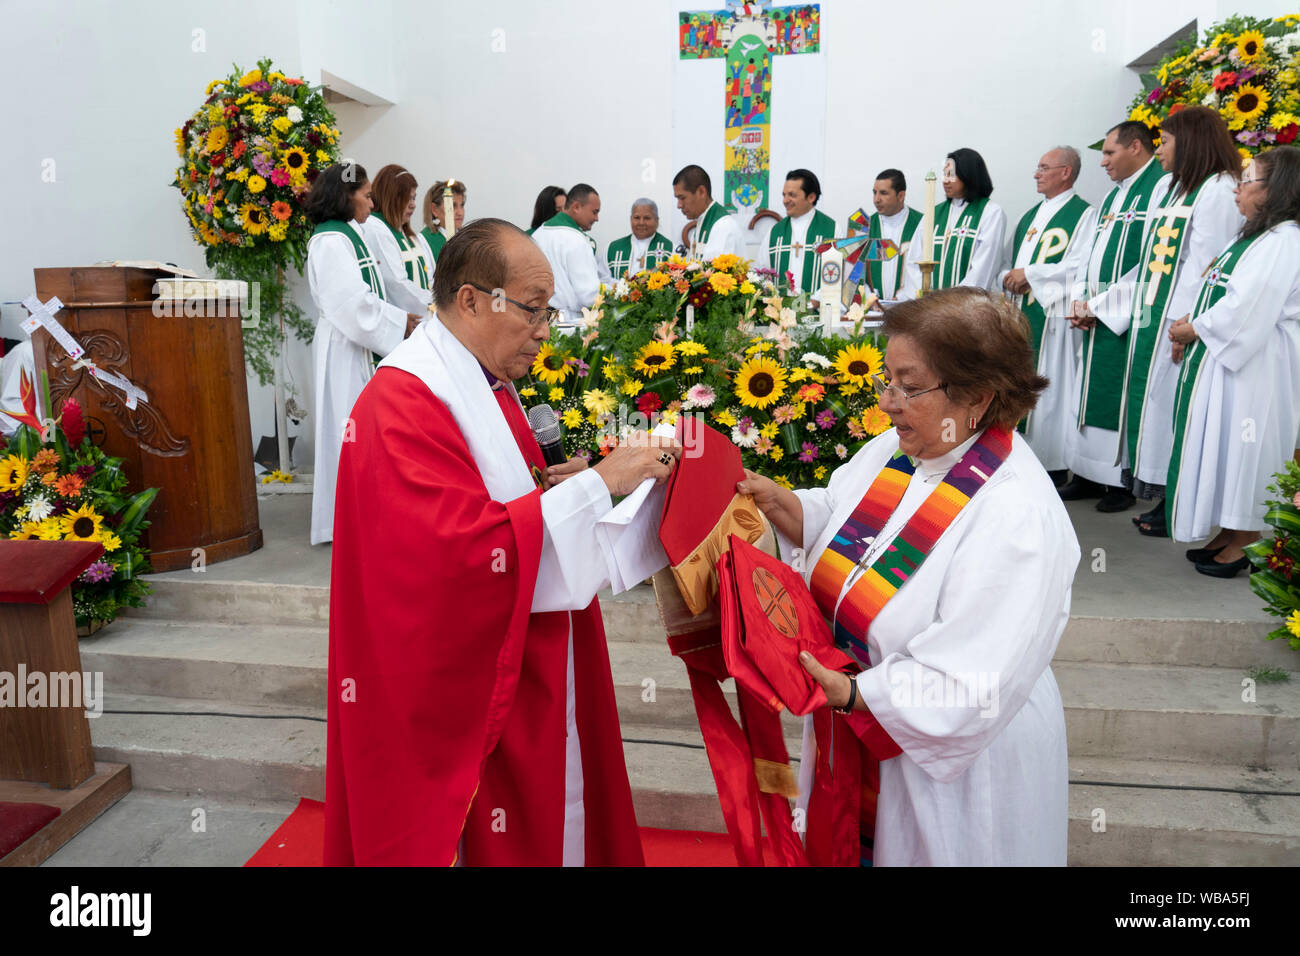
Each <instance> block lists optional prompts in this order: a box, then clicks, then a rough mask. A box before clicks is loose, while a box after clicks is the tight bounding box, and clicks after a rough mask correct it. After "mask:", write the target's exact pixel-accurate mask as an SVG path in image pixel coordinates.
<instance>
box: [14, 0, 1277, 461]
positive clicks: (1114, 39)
mask: <svg viewBox="0 0 1300 956" xmlns="http://www.w3.org/2000/svg"><path fill="white" fill-rule="evenodd" d="M715 5H716V6H721V4H720V3H714V4H710V3H691V2H689V0H677V2H673V0H643V2H640V3H622V2H619V3H611V2H608V0H566V2H565V3H563V4H538V3H536V2H533V0H480V2H477V3H473V4H466V3H461V2H456V3H452V2H447V0H438V2H428V0H385V2H368V3H364V4H355V3H349V2H343V0H296V2H295V3H282V4H268V3H264V2H254V0H231V2H227V3H224V4H222V5H220V6H219V7H218V6H214V5H211V4H209V3H207V2H204V0H183V2H179V0H178V2H164V0H147V2H144V0H137V2H119V3H113V4H105V3H101V2H95V0H61V2H54V3H28V2H22V3H19V2H7V3H5V4H4V7H3V13H4V15H5V20H4V23H5V25H4V49H3V55H2V56H0V82H3V83H4V84H5V88H6V89H8V90H11V91H15V93H14V95H11V96H9V97H7V98H6V99H5V102H4V106H3V111H4V112H3V115H4V119H5V120H6V123H5V128H6V129H7V130H9V131H11V133H10V135H7V136H5V137H4V138H3V139H2V140H0V172H3V174H4V182H5V183H6V185H7V186H8V189H7V191H6V196H5V202H4V207H3V208H4V210H5V212H6V213H7V215H8V223H7V233H6V234H7V242H6V252H7V254H6V255H5V256H4V257H3V260H0V300H17V299H22V298H23V297H24V296H26V295H27V294H29V293H30V292H31V291H32V272H31V270H32V268H33V267H37V266H59V265H81V264H87V263H90V262H93V261H95V260H97V259H104V258H147V259H162V260H165V261H172V262H176V263H177V264H179V265H182V266H185V267H188V268H191V269H194V270H196V271H198V272H200V273H203V272H204V271H205V270H204V267H203V257H202V252H201V250H200V249H199V247H198V246H197V245H196V244H195V243H194V241H193V240H192V239H191V238H190V235H189V230H188V227H187V224H186V222H185V219H184V217H183V215H182V214H181V211H180V204H179V194H178V193H177V192H176V191H175V190H174V189H172V188H171V187H170V186H169V185H168V183H169V182H170V180H171V178H172V176H173V173H174V170H175V168H176V164H177V157H176V153H175V150H174V148H173V144H172V130H173V129H175V128H176V127H177V126H179V125H180V124H181V123H182V122H183V121H184V120H185V119H186V118H187V117H188V116H189V115H190V113H191V112H192V111H193V110H194V109H195V107H196V106H197V105H198V104H199V102H200V101H201V99H202V95H203V88H204V86H205V85H206V84H207V82H208V81H209V80H211V79H213V78H215V77H217V76H220V75H223V74H225V73H226V72H227V71H228V70H229V69H230V64H231V63H232V61H233V62H238V63H239V64H241V65H243V66H245V67H251V66H252V65H253V64H254V62H255V61H256V60H257V58H258V57H259V56H271V57H273V58H274V60H275V62H276V65H277V66H278V67H279V68H281V69H283V70H285V71H286V72H301V73H303V74H304V75H305V76H306V77H307V79H308V80H309V81H311V82H318V81H319V79H320V77H321V75H322V73H327V74H329V75H331V76H333V77H337V78H338V80H339V81H340V82H342V83H344V84H347V88H348V89H349V90H351V91H352V94H353V95H357V96H359V97H361V98H363V99H364V100H365V101H367V102H371V103H377V104H383V103H385V102H391V103H392V104H393V105H391V106H385V105H375V106H364V105H360V104H358V103H346V104H341V105H340V106H339V107H338V108H337V110H336V112H337V114H338V118H339V123H340V126H341V127H342V130H343V150H344V153H345V154H346V155H348V156H351V157H354V158H356V159H358V160H359V161H361V162H362V163H364V164H365V165H367V166H368V167H370V168H371V169H372V170H376V169H378V168H379V167H380V166H381V165H383V164H384V163H387V162H400V163H403V164H405V165H407V166H408V167H409V168H410V169H411V170H412V171H413V172H414V173H415V174H416V176H417V177H418V179H419V181H420V183H421V186H422V187H424V186H428V185H429V184H431V183H432V182H433V181H434V180H435V179H438V178H442V177H445V176H453V177H455V178H457V179H463V180H464V181H466V182H467V183H468V185H469V190H470V192H469V200H468V205H469V214H470V216H471V217H477V216H487V215H492V216H501V217H504V218H507V219H510V220H512V221H514V222H519V223H524V224H527V219H528V217H529V216H530V215H531V211H532V203H533V199H534V198H535V196H536V194H537V192H538V190H539V189H540V188H541V187H542V186H543V185H546V184H548V183H556V184H559V185H562V186H566V187H567V186H570V185H572V184H573V183H575V182H577V181H580V180H585V181H588V182H590V183H592V184H593V185H594V186H596V188H597V189H598V190H599V191H600V193H601V197H602V201H603V206H604V213H603V215H602V219H601V222H599V223H598V224H597V225H596V228H595V230H594V235H595V237H596V239H597V240H598V241H599V242H600V243H601V244H602V247H603V245H604V244H605V243H607V242H609V241H610V240H611V239H613V238H615V237H617V236H620V235H623V234H624V233H626V231H627V210H628V207H629V205H630V203H631V201H632V200H633V199H634V198H636V197H637V196H640V195H642V194H645V195H649V196H650V197H652V198H654V199H656V200H658V202H659V204H660V207H661V212H662V213H663V214H664V215H663V224H662V228H663V230H664V231H665V232H666V233H669V234H671V235H673V236H674V237H675V236H676V235H677V233H678V232H679V227H680V223H681V221H682V220H681V218H680V216H678V214H676V212H675V209H674V203H673V200H672V188H671V185H670V181H671V178H672V174H673V173H674V172H675V171H676V169H677V168H679V167H680V166H682V165H684V164H685V163H687V162H703V163H705V164H706V165H710V164H711V165H712V166H713V167H714V168H720V166H721V151H722V146H721V143H722V130H721V126H722V113H723V109H722V74H721V69H722V68H721V65H720V64H719V63H718V62H717V61H705V62H703V63H700V64H696V65H694V66H695V69H694V70H693V71H691V72H693V73H694V74H695V78H693V79H690V80H689V81H681V82H675V77H676V76H678V75H679V74H678V73H677V70H678V67H679V63H678V56H677V31H676V23H677V13H678V11H680V10H684V9H701V8H708V7H710V6H715ZM1266 7H1269V5H1267V4H1263V3H1259V2H1257V0H1241V2H1236V3H1227V2H1219V0H1167V2H1162V3H1161V4H1158V5H1157V4H1146V3H1143V4H1135V3H1129V2H1125V0H1096V2H1094V3H1091V4H1088V5H1083V4H1077V3H1074V2H1068V0H1051V2H1043V0H1000V2H997V3H978V4H976V3H968V2H965V0H914V2H911V3H909V4H907V5H906V6H903V7H898V6H894V7H887V6H886V5H884V4H880V3H875V2H861V0H823V2H822V14H823V18H822V22H823V30H822V49H823V52H822V53H821V54H819V56H820V57H821V58H822V59H823V61H824V69H825V71H826V75H827V78H828V80H827V87H828V90H827V94H826V96H825V100H824V102H822V101H819V100H818V99H817V98H814V100H813V101H812V102H808V103H806V104H799V103H791V102H789V100H788V99H786V98H783V97H782V93H781V90H782V86H781V84H782V81H783V77H784V78H786V79H788V78H789V77H791V76H792V75H793V74H792V73H790V72H789V71H787V70H786V68H787V67H788V66H789V61H793V60H796V59H798V60H805V59H808V57H806V56H805V57H798V58H795V57H780V58H777V63H776V65H775V67H774V79H775V83H776V87H777V89H776V95H775V97H774V111H775V125H774V127H773V140H774V146H775V144H776V143H777V142H779V141H780V140H781V138H782V137H786V140H787V145H786V146H783V147H782V150H783V152H782V155H791V156H795V155H798V151H797V149H794V148H793V147H791V146H790V145H789V139H790V138H791V136H792V134H791V129H792V128H794V129H796V130H797V129H802V128H804V127H802V126H795V125H793V124H794V119H793V117H795V116H796V115H797V112H798V111H799V110H804V111H806V112H807V113H808V115H806V116H801V117H800V119H799V122H800V123H803V122H805V121H809V120H810V119H812V118H817V119H818V120H819V121H820V122H824V124H825V130H826V134H825V142H824V143H816V142H810V144H809V147H808V152H809V155H812V156H815V155H824V166H823V167H822V168H816V167H815V166H814V170H815V171H816V172H818V173H819V175H820V176H821V179H822V184H823V188H824V191H825V199H824V208H826V210H827V212H829V213H831V214H832V215H834V216H835V218H836V219H837V221H842V220H843V218H844V216H845V215H847V213H848V212H850V211H851V210H852V209H854V208H856V207H857V206H859V205H867V206H869V203H870V198H871V196H870V190H871V182H872V180H873V178H874V176H875V174H876V172H878V171H879V170H880V169H882V168H884V167H886V166H899V167H900V168H902V169H903V170H904V172H905V173H906V174H907V176H908V178H909V181H910V182H912V183H913V184H915V187H916V188H914V189H913V195H912V197H911V198H912V200H913V202H914V203H918V204H919V202H920V201H921V199H922V195H923V192H922V190H921V189H920V188H919V187H920V185H921V177H922V176H923V175H924V172H925V170H926V169H928V168H933V169H935V170H936V171H937V170H938V169H939V168H940V167H941V165H942V161H943V156H944V154H945V153H946V152H947V151H949V150H951V149H953V148H955V147H958V146H971V147H974V148H975V149H978V150H980V151H981V152H982V153H983V154H984V156H985V159H986V160H987V161H988V164H989V167H990V171H991V173H992V176H993V181H994V183H995V185H996V192H995V194H994V198H995V199H996V200H997V201H998V202H999V203H1000V204H1001V205H1002V206H1003V207H1004V208H1005V209H1006V211H1007V213H1008V215H1009V216H1010V217H1012V219H1013V221H1014V219H1015V218H1016V217H1018V216H1019V215H1020V214H1021V213H1022V212H1023V211H1024V210H1025V209H1027V208H1028V207H1029V205H1030V204H1031V203H1032V202H1033V201H1035V195H1034V192H1033V181H1032V171H1033V167H1034V165H1035V164H1036V162H1037V160H1038V157H1039V156H1040V155H1041V154H1042V152H1044V151H1045V150H1046V149H1048V148H1050V147H1051V146H1054V145H1056V144H1058V143H1071V144H1074V145H1076V146H1078V147H1079V148H1080V149H1081V150H1082V149H1083V148H1084V147H1085V146H1086V145H1087V144H1088V143H1091V142H1093V141H1095V140H1097V139H1099V138H1100V137H1101V135H1102V134H1103V132H1104V131H1105V129H1106V128H1107V127H1108V126H1110V125H1112V124H1113V123H1114V122H1116V121H1117V120H1119V119H1121V118H1122V117H1123V115H1124V112H1125V110H1126V108H1127V104H1128V101H1129V99H1130V98H1131V97H1132V95H1133V93H1134V91H1135V90H1136V89H1137V88H1138V82H1137V78H1136V77H1135V76H1134V75H1132V73H1131V71H1128V70H1126V69H1125V68H1124V64H1125V63H1127V62H1129V61H1130V60H1131V59H1132V58H1133V57H1134V56H1136V55H1138V54H1139V53H1141V52H1143V50H1145V49H1147V48H1149V47H1150V46H1152V45H1153V44H1155V43H1157V42H1159V41H1160V40H1162V39H1164V37H1165V36H1167V35H1168V34H1169V33H1170V32H1171V31H1172V30H1174V29H1175V28H1177V27H1179V26H1181V25H1182V24H1184V23H1186V22H1187V21H1188V20H1189V19H1191V18H1193V17H1208V18H1210V19H1218V18H1221V17H1222V16H1226V15H1227V14H1229V13H1230V12H1232V11H1234V10H1239V11H1241V12H1243V13H1250V14H1254V15H1277V14H1280V13H1282V12H1285V11H1283V10H1278V9H1273V8H1271V7H1270V8H1268V9H1265V8H1266ZM1205 25H1206V24H1205V23H1202V28H1203V27H1204V26H1205ZM195 30H202V31H204V33H203V35H202V36H203V41H204V43H205V49H204V50H202V51H198V50H196V49H194V47H195V37H194V31H195ZM1099 36H1100V37H1101V38H1102V40H1103V42H1100V43H1099V42H1098V37H1099ZM783 71H784V72H783ZM688 83H689V86H687V85H686V84H688ZM788 88H789V87H787V89H788ZM674 104H676V109H675V106H674ZM697 111H698V112H697ZM675 114H676V115H675ZM695 116H698V117H699V119H694V118H693V117H695ZM782 117H785V118H786V119H785V120H784V125H783V119H782ZM675 121H676V125H677V127H678V129H677V130H676V132H675V131H674V125H675ZM692 123H694V124H695V125H696V126H698V129H697V130H695V131H692V130H690V129H688V128H687V127H688V126H690V125H691V124H692ZM814 125H815V123H814ZM794 138H797V136H795V137H794ZM787 150H793V151H792V152H788V151H787ZM46 159H53V160H54V161H55V164H56V165H55V171H56V172H55V181H54V182H52V183H45V182H42V181H41V173H42V163H43V161H44V160H46ZM1097 159H1098V157H1097V154H1095V153H1089V152H1087V151H1084V161H1085V171H1084V175H1083V177H1082V178H1081V181H1080V191H1081V192H1082V193H1083V195H1084V196H1085V197H1086V198H1088V199H1091V200H1094V201H1095V200H1099V199H1100V198H1101V196H1102V195H1103V194H1104V191H1105V189H1106V187H1107V181H1106V180H1105V178H1104V176H1103V175H1102V174H1101V172H1100V170H1099V169H1097V168H1096V162H1097ZM813 161H814V160H810V162H813ZM774 172H775V177H776V178H777V179H778V181H777V182H775V184H774V185H775V189H774V190H773V199H774V201H775V199H776V197H777V196H778V195H779V189H780V183H779V177H780V176H781V175H783V173H784V168H782V169H777V170H775V171H774ZM674 226H676V227H677V228H674ZM298 300H299V302H300V303H301V304H302V305H304V306H305V307H310V300H309V297H308V296H307V295H306V294H305V292H304V291H303V290H301V289H299V293H298ZM22 315H23V312H22V310H21V308H18V307H16V306H13V305H6V306H3V308H0V333H3V334H4V335H6V336H9V337H11V338H12V337H17V336H19V335H20V334H21V333H19V331H18V327H17V326H18V322H19V321H20V319H21V317H22ZM289 360H290V362H289V364H290V376H291V378H292V379H293V380H294V381H295V382H296V384H297V386H298V388H299V401H301V402H303V404H304V405H310V400H311V395H312V387H311V369H310V358H309V355H308V353H307V351H306V349H305V348H304V347H303V346H301V345H300V344H295V345H294V347H293V348H291V349H290V351H289ZM268 391H269V390H266V389H260V388H257V387H254V386H250V403H251V405H252V418H253V427H254V434H255V436H260V435H264V434H270V432H271V430H272V425H271V407H270V398H269V394H268ZM310 424H311V422H310V419H308V420H307V421H306V422H304V427H303V429H302V431H301V435H302V439H303V440H302V441H301V442H300V449H299V451H300V452H302V453H303V454H300V455H299V457H298V462H297V463H298V464H299V465H300V466H307V467H310V448H309V444H310ZM296 432H297V430H295V429H293V428H292V426H291V434H292V433H296Z"/></svg>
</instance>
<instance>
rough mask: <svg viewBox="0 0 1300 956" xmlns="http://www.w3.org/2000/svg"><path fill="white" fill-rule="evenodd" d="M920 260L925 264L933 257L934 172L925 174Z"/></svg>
mask: <svg viewBox="0 0 1300 956" xmlns="http://www.w3.org/2000/svg"><path fill="white" fill-rule="evenodd" d="M921 250H922V251H921V258H920V259H918V260H917V261H918V262H927V261H929V260H930V259H931V258H933V257H934V170H933V169H932V170H930V171H929V172H928V173H926V174H925V218H924V219H922V220H921Z"/></svg>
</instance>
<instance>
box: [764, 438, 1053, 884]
mask: <svg viewBox="0 0 1300 956" xmlns="http://www.w3.org/2000/svg"><path fill="white" fill-rule="evenodd" d="M974 441H975V439H974V438H971V439H970V440H968V441H967V442H965V443H963V444H962V445H960V446H958V447H957V448H955V449H953V451H951V452H950V453H948V454H947V455H944V456H942V457H939V458H935V459H933V460H929V461H921V462H919V463H918V467H917V470H916V472H915V473H914V474H913V475H912V478H911V480H910V482H909V484H908V487H907V490H906V492H905V493H904V495H903V499H902V501H900V503H899V505H898V507H897V508H896V509H895V511H894V513H893V515H892V516H891V518H890V519H889V520H888V521H887V522H886V524H885V527H884V528H882V529H881V533H880V535H878V536H877V538H876V542H875V544H874V545H873V547H872V549H871V551H870V552H869V555H868V561H871V560H874V557H873V556H874V555H876V554H878V553H879V552H880V551H882V550H883V549H884V548H885V547H886V546H888V545H889V544H890V543H891V542H892V541H893V539H894V538H895V536H897V534H898V532H899V531H901V530H902V528H903V526H904V524H905V523H906V520H907V519H908V518H910V517H911V516H912V515H913V514H914V513H915V511H916V510H917V508H919V507H920V505H921V503H922V502H923V501H924V500H925V499H926V497H928V496H929V494H930V493H931V492H933V491H934V489H935V488H936V487H937V486H938V485H939V484H940V482H942V480H943V478H944V476H945V475H946V474H947V473H948V470H949V469H950V468H951V467H952V466H953V465H954V464H956V462H957V461H958V460H959V459H960V458H961V456H962V455H963V454H964V453H965V451H966V450H967V449H968V448H969V447H970V446H971V445H972V444H973V443H974ZM1012 441H1013V444H1012V450H1011V453H1010V455H1009V456H1008V457H1007V460H1006V461H1005V462H1003V464H1002V465H1001V466H1000V467H999V468H998V470H997V471H996V472H995V473H994V475H993V476H992V478H991V479H990V480H989V481H988V483H987V484H985V485H984V487H982V488H981V489H980V490H979V491H978V492H976V494H975V496H974V497H973V498H972V499H971V501H970V502H969V503H968V504H967V505H966V506H965V507H964V508H963V509H962V510H961V511H960V512H959V513H958V514H957V516H956V518H955V519H954V520H953V522H952V524H951V525H950V526H949V527H948V528H947V530H945V531H944V533H943V535H942V536H941V537H940V538H939V540H938V541H937V542H936V543H935V546H934V548H933V550H932V551H931V552H930V555H929V557H927V558H926V560H925V563H924V564H922V565H921V567H920V568H919V569H918V570H917V571H916V573H915V574H913V575H912V576H911V578H910V579H909V580H908V581H907V582H906V583H905V584H904V585H903V587H902V588H900V589H899V590H898V592H897V593H896V594H895V595H894V597H893V598H892V599H891V600H890V601H889V603H888V604H886V605H885V607H884V608H883V609H882V610H881V612H880V613H879V615H877V617H876V618H875V620H874V621H873V622H872V625H871V628H870V630H869V631H868V632H867V635H866V638H867V643H868V646H869V650H870V654H871V664H872V666H871V667H870V668H869V669H868V670H866V671H863V672H862V674H861V675H860V676H859V678H858V688H859V693H860V694H861V696H862V698H863V700H864V701H865V702H866V703H867V705H868V706H869V707H870V708H871V711H872V713H873V714H874V715H875V717H876V719H877V720H878V721H879V722H880V725H881V726H882V727H883V728H884V729H885V730H886V731H888V733H889V735H890V736H891V737H893V739H894V740H895V741H896V742H897V743H898V745H899V746H900V747H901V748H902V749H903V753H902V754H900V755H899V756H897V757H894V758H892V759H890V760H886V761H883V762H882V763H881V765H880V797H879V801H878V804H877V811H876V832H875V857H874V862H875V864H876V865H878V866H909V865H952V866H1009V865H1031V866H1033V865H1043V866H1047V865H1051V866H1063V865H1064V864H1065V857H1066V829H1067V823H1068V796H1067V787H1068V781H1067V758H1066V736H1065V714H1064V710H1063V707H1062V704H1061V695H1060V692H1059V691H1058V689H1057V686H1056V679H1055V677H1054V676H1053V675H1052V670H1051V666H1050V664H1051V660H1052V655H1053V654H1054V653H1055V651H1056V645H1057V643H1058V641H1059V640H1060V637H1061V632H1062V631H1063V630H1064V629H1065V625H1066V622H1067V620H1068V619H1069V614H1070V592H1071V587H1072V585H1073V580H1074V571H1075V567H1076V565H1077V564H1078V562H1079V544H1078V541H1077V540H1076V538H1075V535H1074V529H1073V528H1072V526H1071V524H1070V519H1069V516H1068V515H1067V514H1066V511H1065V507H1064V505H1062V503H1061V499H1060V497H1059V496H1058V495H1057V493H1056V489H1055V488H1054V487H1053V486H1052V483H1051V481H1049V480H1048V478H1047V474H1046V472H1044V471H1043V467H1042V465H1040V464H1039V463H1038V459H1037V458H1035V457H1034V454H1033V452H1032V451H1030V449H1029V446H1028V444H1026V443H1025V441H1024V440H1023V439H1022V438H1021V436H1020V435H1018V434H1017V435H1015V436H1014V437H1013V439H1012ZM897 448H898V437H897V434H896V432H895V431H894V430H893V429H890V430H889V431H887V432H885V433H884V434H883V435H881V436H880V437H878V438H876V439H875V440H873V441H872V442H870V443H869V444H867V445H866V446H865V447H864V448H862V450H860V451H859V452H858V453H857V454H856V455H854V456H853V458H852V459H850V460H849V461H848V462H847V463H845V464H844V465H842V466H840V467H839V468H838V469H836V471H835V472H834V474H833V475H832V476H831V481H830V484H829V486H828V487H827V488H819V489H810V490H805V491H798V492H796V494H797V495H798V496H799V500H800V502H801V503H802V505H803V521H804V525H803V529H804V532H803V537H804V540H803V542H802V544H803V547H804V554H805V555H806V557H805V558H804V561H805V563H804V564H803V565H802V566H800V565H797V564H795V565H794V566H795V567H796V568H800V569H801V570H803V571H804V574H805V578H807V577H810V576H811V572H812V569H813V568H815V567H816V565H817V561H818V559H819V558H820V557H821V555H822V552H823V551H824V550H825V548H826V546H827V544H828V543H829V542H830V539H831V538H832V537H833V536H834V535H835V534H836V532H838V531H839V529H840V527H841V526H842V525H843V523H844V521H845V519H846V518H848V517H849V515H850V514H851V513H852V511H853V509H854V508H855V507H856V505H857V504H858V503H859V501H861V499H862V497H863V495H864V494H865V493H866V491H867V488H868V487H869V486H870V484H871V482H872V480H873V479H874V478H875V477H876V475H877V474H878V473H879V472H880V470H881V469H882V468H883V467H884V465H885V463H886V462H887V461H888V460H889V458H890V456H891V455H892V454H893V453H894V452H895V451H896V450H897ZM780 543H781V549H782V550H781V554H782V556H783V557H784V558H785V559H786V560H787V561H790V562H791V563H792V564H793V561H791V557H792V551H791V542H789V541H788V540H786V539H784V538H782V539H781V542H780ZM859 573H860V572H855V575H854V576H851V577H850V578H849V580H848V581H847V582H846V586H851V585H852V584H853V583H855V581H856V575H857V574H859ZM981 690H983V691H984V692H985V696H984V697H983V698H982V701H981V699H980V698H979V694H978V692H979V691H981ZM967 691H970V692H972V695H971V697H967V696H966V694H967ZM936 692H937V693H938V694H939V698H940V702H939V703H938V704H935V703H933V702H932V701H931V699H930V695H931V694H933V693H936ZM808 719H809V720H811V718H808ZM803 763H804V766H807V767H809V768H810V767H811V764H812V760H811V752H810V751H806V752H805V755H804V762H803ZM800 791H801V792H805V793H806V792H807V791H808V781H807V780H806V779H805V778H804V777H803V776H801V780H800Z"/></svg>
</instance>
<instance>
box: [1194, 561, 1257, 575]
mask: <svg viewBox="0 0 1300 956" xmlns="http://www.w3.org/2000/svg"><path fill="white" fill-rule="evenodd" d="M1248 567H1250V558H1248V557H1246V556H1245V555H1242V556H1241V557H1240V558H1238V559H1237V560H1236V561H1229V562H1228V563H1227V564H1222V563H1220V562H1218V561H1215V560H1214V559H1213V558H1209V559H1207V560H1205V561H1198V562H1197V564H1196V570H1197V571H1200V572H1201V573H1202V574H1208V575H1209V576H1210V577H1212V578H1235V577H1236V576H1237V575H1238V574H1239V573H1241V572H1242V571H1244V570H1246V568H1248Z"/></svg>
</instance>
